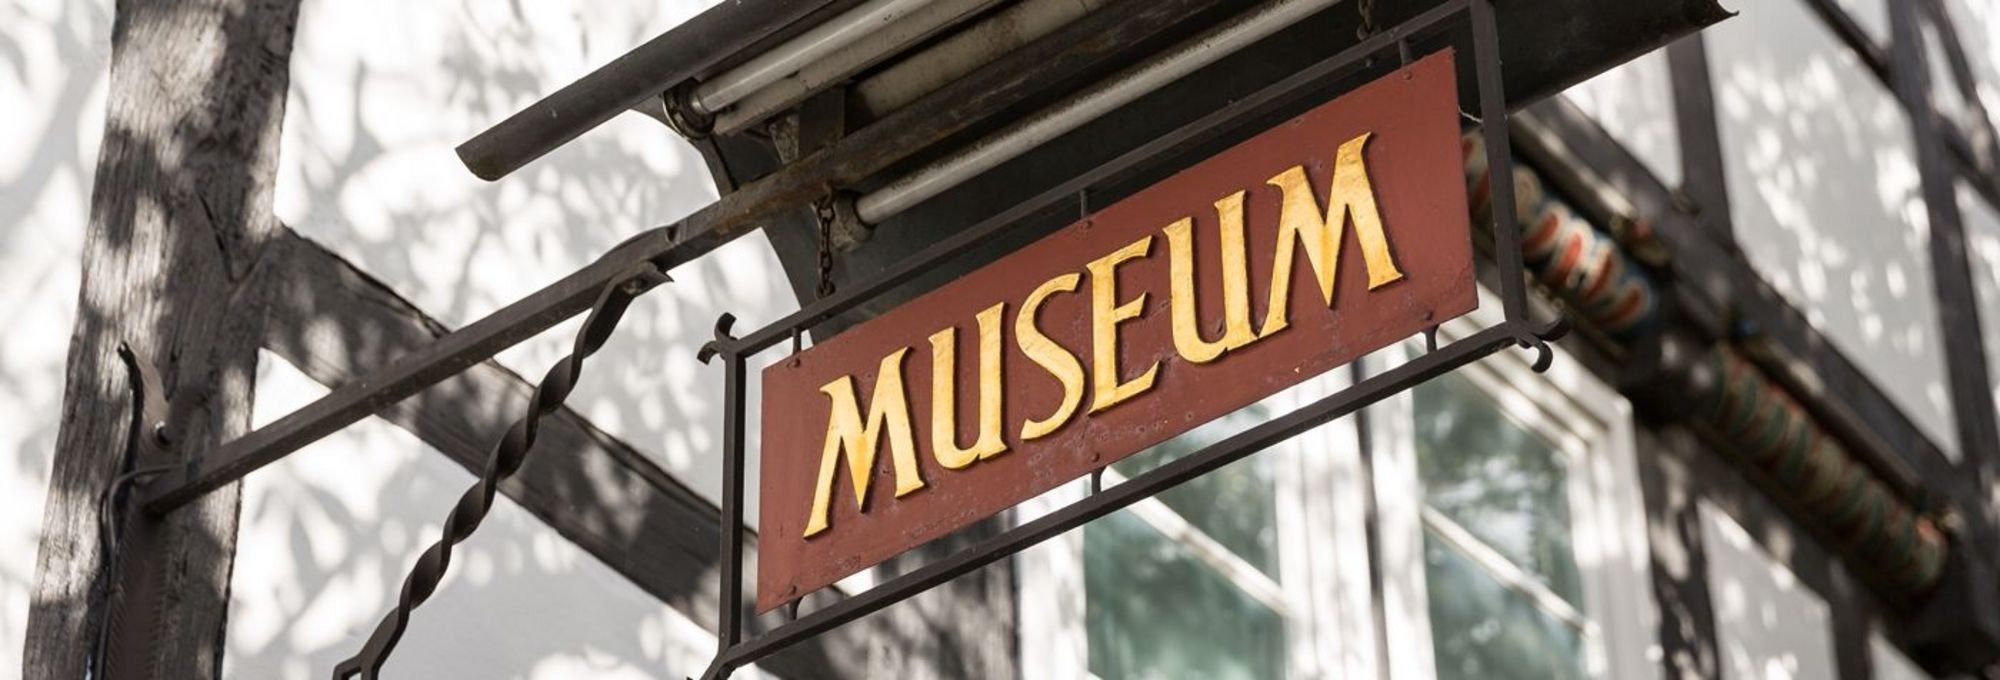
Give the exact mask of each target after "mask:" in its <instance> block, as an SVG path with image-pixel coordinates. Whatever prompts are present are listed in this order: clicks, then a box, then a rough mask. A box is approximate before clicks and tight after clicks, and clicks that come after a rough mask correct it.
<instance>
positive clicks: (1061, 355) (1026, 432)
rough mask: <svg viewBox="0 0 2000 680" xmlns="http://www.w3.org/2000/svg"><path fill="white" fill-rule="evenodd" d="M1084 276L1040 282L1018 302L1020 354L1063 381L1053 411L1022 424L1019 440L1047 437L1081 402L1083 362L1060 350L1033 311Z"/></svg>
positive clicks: (1016, 336) (1072, 287)
mask: <svg viewBox="0 0 2000 680" xmlns="http://www.w3.org/2000/svg"><path fill="white" fill-rule="evenodd" d="M1082 278H1083V277H1082V276H1081V275H1079V274H1076V273H1069V274H1064V275H1062V276H1058V277H1055V278H1053V279H1049V280H1048V281H1045V282H1043V283H1042V285H1041V287H1040V288H1036V289H1035V292H1033V293H1029V294H1028V300H1027V301H1026V302H1023V303H1021V313H1020V315H1018V316H1015V317H1014V341H1015V342H1016V343H1019V344H1020V345H1021V353H1022V354H1026V355H1028V360H1030V361H1033V362H1035V363H1036V364H1038V365H1040V366H1041V367H1042V370H1045V371H1048V372H1049V375H1052V376H1055V378H1056V382H1059V383H1062V389H1063V396H1062V403H1061V404H1059V405H1057V406H1056V410H1055V412H1054V413H1051V414H1049V417H1047V418H1043V419H1041V420H1035V419H1032V418H1030V419H1028V421H1027V422H1024V423H1022V424H1021V441H1028V440H1032V439H1040V438H1042V437H1045V436H1048V434H1049V433H1050V432H1054V431H1056V428H1059V427H1062V425H1063V423H1066V422H1069V418H1070V416H1072V415H1075V414H1076V407H1077V406H1078V405H1080V404H1082V403H1083V364H1082V363H1081V362H1079V361H1077V360H1076V355H1075V354H1071V353H1070V351H1069V350H1067V349H1063V346H1062V345H1058V344H1056V341H1054V340H1051V339H1049V336H1047V335H1044V334H1043V333H1042V329H1040V328H1038V327H1036V326H1035V314H1036V313H1037V312H1039V311H1041V308H1042V301H1044V300H1047V299H1048V297H1049V296H1050V295H1054V294H1056V293H1059V292H1071V291H1075V290H1076V284H1077V281H1078V280H1080V279H1082Z"/></svg>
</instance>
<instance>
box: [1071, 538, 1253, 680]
mask: <svg viewBox="0 0 2000 680" xmlns="http://www.w3.org/2000/svg"><path fill="white" fill-rule="evenodd" d="M1083 536H1084V538H1083V541H1084V589H1085V590H1084V592H1085V593H1086V594H1087V596H1088V597H1087V601H1086V603H1085V607H1084V618H1085V622H1086V626H1087V628H1088V629H1089V637H1090V672H1092V673H1096V674H1097V676H1098V677H1100V678H1103V679H1104V680H1125V679H1127V678H1132V679H1145V680H1153V679H1164V678H1203V679H1209V678H1213V679H1216V680H1231V679H1238V678H1240V679H1242V680H1252V679H1262V678H1279V677H1283V676H1284V673H1285V624H1284V621H1283V619H1281V618H1280V617H1279V616H1278V613H1277V612H1274V611H1272V610H1271V609H1270V608H1269V607H1265V606H1264V605H1263V603H1260V602H1258V601H1257V600H1255V599H1252V598H1251V597H1250V595H1249V594H1248V593H1245V592H1243V590H1242V589H1241V588H1238V587H1236V585H1235V584H1233V583H1231V582H1230V581H1229V580H1228V579H1226V578H1224V577H1223V576H1222V575H1221V574H1220V573H1217V572H1216V571H1215V570H1214V569H1211V568H1210V567H1209V566H1208V565H1207V564H1204V563H1202V562H1201V561H1199V560H1198V559H1196V558H1195V557H1194V556H1192V555H1189V554H1188V553H1187V551H1186V550H1185V549H1184V548H1182V547H1181V546H1180V545H1179V544H1177V543H1175V542H1173V541H1171V540H1168V539H1167V537H1166V536H1164V535H1161V534H1160V533H1159V532H1158V531H1155V530H1154V529H1153V527H1152V526H1151V525H1149V524H1146V522H1145V520H1141V519H1139V518H1138V517H1137V516H1134V515H1133V514H1132V513H1130V512H1120V513H1117V514H1114V515H1111V516H1108V517H1105V518H1104V519H1101V520H1098V521H1095V522H1092V523H1090V524H1088V525H1085V526H1084V533H1083Z"/></svg>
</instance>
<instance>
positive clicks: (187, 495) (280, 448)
mask: <svg viewBox="0 0 2000 680" xmlns="http://www.w3.org/2000/svg"><path fill="white" fill-rule="evenodd" d="M1209 1H1210V0H1149V1H1139V0H1133V1H1132V2H1126V3H1122V4H1120V5H1119V6H1118V7H1117V8H1114V9H1118V10H1124V9H1127V8H1129V11H1107V12H1100V13H1098V14H1096V15H1092V16H1090V17H1086V18H1085V19H1084V20H1083V21H1079V22H1076V23H1074V24H1071V25H1069V26H1066V27H1064V28H1063V29H1062V30H1061V31H1058V32H1057V33H1055V34H1053V35H1052V36H1051V39H1050V40H1047V41H1044V42H1041V43H1037V44H1036V45H1035V46H1031V47H1029V48H1025V49H1022V50H1017V51H1015V52H1013V53H1010V54H1009V55H1007V56H1006V57H1005V58H1003V59H1002V60H1001V61H998V62H995V63H994V64H991V65H989V66H988V67H987V69H985V70H982V71H980V72H979V73H976V74H974V75H973V76H969V77H967V78H965V79H962V80H959V81H956V82H954V83H952V84H950V85H948V86H946V87H945V88H943V89H940V90H938V91H937V92H934V93H932V94H930V95H928V96H926V97H924V99H923V100H922V101H920V102H919V103H917V104H915V105H912V106H910V107H908V108H905V109H903V110H900V111H897V112H896V113H893V114H890V115H889V116H887V117H884V118H883V119H882V120H880V121H877V122H876V124H874V125H870V126H868V127H867V128H863V129H862V130H860V131H857V132H856V133H854V134H852V135H849V136H847V137H844V138H842V139H841V140H840V141H838V142H836V143H834V145H833V146H832V147H830V148H828V149H826V150H824V151H821V152H819V153H816V154H813V155H811V156H808V157H806V158H803V159H800V160H799V161H798V162H796V163H793V164H791V165H788V166H786V167H785V168H783V169H781V170H779V171H777V172H775V173H772V174H771V175H769V176H767V177H765V178H763V179H760V180H757V181H755V182H752V183H750V184H747V185H744V186H743V187H741V188H739V189H738V190H737V191H735V192H732V193H730V194H728V195H726V196H723V197H722V198H721V199H720V200H717V201H716V202H715V203H712V204H709V205H708V206H707V207H705V208H702V209H701V210H699V211H696V212H695V213H694V214H693V215H689V216H687V217H686V218H683V219H682V220H681V221H679V222H677V223H674V224H671V225H668V226H664V227H658V228H654V229H650V230H647V231H644V232H641V233H640V234H638V235H637V236H634V237H633V238H631V239H630V240H627V241H626V242H625V243H623V244H620V245H618V246H617V247H614V248H613V249H612V250H611V251H610V252H608V253H606V254H604V255H603V256H602V257H600V258H598V260H597V261H596V262H593V263H591V264H589V265H587V266H585V267H584V268H583V269H581V270H578V271H577V272H575V273H573V274H570V275H569V276H566V277H563V278H562V279H561V280H560V281H557V282H556V283H553V284H550V285H549V286H548V287H545V288H543V289H541V290H539V291H536V292H535V293H533V294H531V295H529V296H528V297H526V298H523V299H521V300H520V301H517V302H515V303H513V304H510V305H508V306H506V307H504V308H502V309H500V310H499V311H496V312H494V313H492V314H489V315H487V316H486V317H484V318H482V319H480V320H478V321H475V322H473V323H472V324H471V325H469V326H466V327H465V328H461V329H459V330H456V331H453V332H451V333H450V334H447V335H445V336H444V337H442V338H439V339H438V341H437V343H436V344H434V345H431V346H429V347H426V348H425V349H424V350H422V351H420V352H416V353H414V354H411V355H409V356H407V357H404V358H403V359H401V360H398V361H396V362H395V363H392V364H390V365H388V366H384V367H382V368H381V369H378V370H376V371H374V372H372V373H370V374H369V375H368V377H366V378H364V379H362V380H359V381H356V382H353V383H349V384H347V385H342V386H341V387H340V388H338V389H335V390H334V391H333V392H332V393H330V394H328V395H326V396H324V397H321V398H320V399H318V400H317V401H314V402H313V403H311V404H307V405H306V406H305V407H304V408H301V409H299V410H298V411H295V412H293V413H291V414H289V415H286V416H285V417H284V418H281V419H279V420H278V421H277V422H274V423H271V424H270V425H266V426H264V427H263V428H259V429H258V430H256V431H253V432H251V433H249V434H247V435H244V436H243V437H241V438H239V439H236V440H233V441H230V442H229V443H226V444H224V445H222V447H221V448H219V449H216V450H215V451H213V452H211V453H208V454H206V455H204V456H201V457H198V458H196V459H193V460H191V461H190V462H189V467H188V469H186V470H185V471H184V472H183V473H181V474H178V475H162V476H161V478H160V479H156V480H155V481H153V482H151V483H149V484H147V485H146V487H145V494H146V496H145V497H146V501H145V502H146V510H147V511H148V512H153V513H162V512H166V511H168V510H172V509H174V508H177V507H180V506H181V505H184V504H186V503H187V502H189V501H191V500H193V499H196V498H199V497H201V495H202V494H204V493H207V492H208V491H211V490H214V489H216V488H218V487H221V486H222V485H225V484H228V483H229V482H232V481H235V480H237V479H241V478H242V477H243V476H244V475H247V474H249V473H250V472H251V471H253V470H256V469H257V468H260V467H263V466H265V465H268V464H270V463H271V462H272V461H275V460H277V459H279V458H281V457H283V456H284V455H285V454H287V453H291V452H292V451H296V450H298V449H299V448H300V447H303V446H305V445H306V444H310V443H312V442H314V441H318V440H319V438H321V437H324V436H326V435H328V434H330V433H332V432H334V431H335V430H338V429H340V428H342V427H345V426H347V425H349V424H351V423H353V422H355V421H358V420H361V419H362V418H366V417H368V416H369V415H370V414H372V413H374V412H376V411H379V410H381V409H383V408H385V407H387V406H388V405H390V404H393V403H395V402H397V401H399V400H401V399H403V398H405V397H408V396H410V395H412V394H415V393H417V392H418V391H420V390H422V389H424V388H425V387H429V386H431V385H434V384H436V383H438V382H439V381H441V380H444V379H445V378H448V377H450V376H452V375H454V374H456V373H458V372H459V371H462V370H464V369H465V368H466V367H468V366H471V365H473V364H476V363H479V362H481V361H485V360H486V359H488V358H491V357H492V356H493V355H494V354H496V353H498V352H499V351H500V350H503V349H506V348H508V347H512V346H513V345H514V344H515V343H518V342H520V341H521V340H523V339H525V338H527V337H529V336H532V335H534V334H536V333H539V332H541V331H543V330H546V329H548V328H549V327H550V326H554V325H555V324H557V323H561V322H562V321H563V320H564V319H568V318H570V317H572V316H576V315H577V314H578V313H581V312H582V311H583V310H584V309H586V308H588V307H589V304H590V301H591V300H592V299H593V296H594V295H596V293H597V291H599V290H601V289H602V288H603V286H604V285H605V284H606V283H609V282H610V281H611V280H612V279H614V278H616V277H618V276H619V275H621V274H623V273H624V272H626V271H629V270H630V269H631V268H632V267H634V266H637V265H638V264H640V263H643V262H652V263H654V264H656V265H658V266H660V268H662V269H671V268H673V267H675V266H678V265H680V264H682V263H685V262H688V261H691V260H693V259H695V258H697V257H700V256H702V255H705V254H707V253H708V252H709V251H712V250H714V249H716V248H718V247H721V246H722V244H725V243H728V242H729V241H732V240H734V239H736V238H737V237H739V236H742V235H744V234H747V233H749V232H750V231H751V230H753V229H756V228H759V227H760V226H761V224H762V221H763V220H766V219H769V218H771V217H772V216H775V215H777V214H779V213H782V212H784V211H789V210H794V209H797V208H799V207H801V206H804V205H807V204H809V203H810V202H812V201H813V200H814V199H817V198H819V197H820V196H822V195H823V194H824V192H825V191H826V187H827V186H845V185H849V184H852V183H854V182H857V181H859V180H861V179H864V178H866V177H868V176H869V175H872V174H874V173H876V172H879V171H881V170H882V169H884V168H886V167H888V166H889V165H891V164H893V163H896V162H898V161H901V160H902V159H904V158H906V157H908V156H910V155H911V154H914V153H917V152H919V151H922V150H923V149H926V148H928V147H930V146H931V145H933V144H936V143H938V142H939V141H942V140H944V139H947V138H949V137H950V136H951V135H953V134H956V133H958V132H960V131H962V130H964V129H965V128H967V127H968V126H970V125H972V124H974V123H976V122H978V121H980V120H982V119H984V118H987V117H989V116H992V115H994V114H997V113H999V112H1002V111H1005V110H1007V109H1008V108H1009V107H1011V106H1013V105H1014V104H1016V103H1018V102H1019V101H1021V100H1022V99H1023V98H1026V97H1027V96H1029V95H1031V94H1032V93H1033V92H1034V91H1035V90H1036V89H1038V88H1040V87H1041V86H1042V84H1043V82H1042V81H1040V80H1037V79H1035V78H1029V77H1024V76H1023V75H1022V74H1023V73H1027V72H1030V71H1034V70H1036V69H1040V72H1041V73H1044V74H1046V75H1050V76H1052V77H1054V76H1063V75H1068V74H1073V73H1075V72H1076V71H1079V70H1082V69H1085V68H1088V67H1090V66H1091V65H1093V64H1095V63H1097V62H1098V61H1099V60H1101V59H1104V58H1107V57H1108V56H1109V55H1111V54H1113V53H1115V51H1116V50H1117V49H1118V48H1119V47H1122V46H1123V45H1125V44H1128V41H1131V40H1139V39H1143V38H1145V37H1147V36H1150V35H1152V34H1153V33H1154V32H1156V31H1159V30H1164V29H1165V28H1166V27H1169V26H1171V25H1173V24H1174V23H1176V22H1178V21H1179V20H1180V18H1181V17H1182V16H1184V15H1185V14H1186V13H1187V12H1188V11H1191V9H1192V8H1194V7H1199V6H1205V5H1206V4H1207V3H1208V2H1209ZM1086 37H1091V38H1096V39H1085V38H1086Z"/></svg>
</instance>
